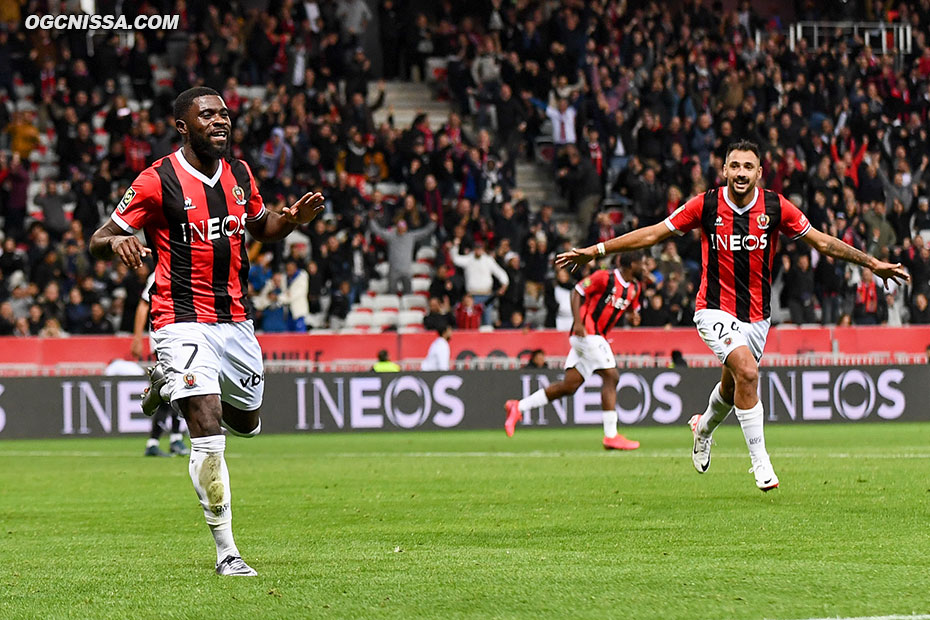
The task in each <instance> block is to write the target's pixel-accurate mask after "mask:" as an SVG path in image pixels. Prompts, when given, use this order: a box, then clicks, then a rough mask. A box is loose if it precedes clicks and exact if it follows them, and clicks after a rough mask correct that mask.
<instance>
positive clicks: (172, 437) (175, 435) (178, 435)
mask: <svg viewBox="0 0 930 620" xmlns="http://www.w3.org/2000/svg"><path fill="white" fill-rule="evenodd" d="M182 439H184V435H182V434H181V433H171V434H170V435H169V436H168V441H170V442H171V443H174V442H176V441H181V440H182Z"/></svg>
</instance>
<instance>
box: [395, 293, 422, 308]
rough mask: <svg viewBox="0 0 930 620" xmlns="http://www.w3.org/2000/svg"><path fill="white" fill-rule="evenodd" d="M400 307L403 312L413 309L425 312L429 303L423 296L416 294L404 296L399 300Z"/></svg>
mask: <svg viewBox="0 0 930 620" xmlns="http://www.w3.org/2000/svg"><path fill="white" fill-rule="evenodd" d="M400 307H401V308H403V309H404V310H413V309H414V308H422V309H424V310H426V308H427V307H429V303H428V302H427V300H426V297H424V296H423V295H417V294H416V293H413V294H410V295H404V296H403V297H401V298H400Z"/></svg>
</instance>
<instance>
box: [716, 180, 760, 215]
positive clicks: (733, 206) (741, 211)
mask: <svg viewBox="0 0 930 620" xmlns="http://www.w3.org/2000/svg"><path fill="white" fill-rule="evenodd" d="M729 189H730V188H729V187H727V186H726V185H724V186H723V199H724V200H725V201H726V203H727V204H728V205H729V206H730V208H731V209H733V210H734V211H735V212H737V213H739V214H740V215H742V214H744V213H746V212H747V211H749V210H750V209H752V206H753V205H754V204H756V201H757V200H759V188H758V187H756V188H755V194H753V196H752V200H750V201H749V204H748V205H746V206H745V207H742V208H740V207H737V206H736V203H734V202H733V201H732V200H730V193H729V191H728V190H729Z"/></svg>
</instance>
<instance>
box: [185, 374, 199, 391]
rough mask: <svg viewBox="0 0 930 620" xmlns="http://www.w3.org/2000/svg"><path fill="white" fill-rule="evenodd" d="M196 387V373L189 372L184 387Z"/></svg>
mask: <svg viewBox="0 0 930 620" xmlns="http://www.w3.org/2000/svg"><path fill="white" fill-rule="evenodd" d="M196 385H197V377H196V376H195V375H194V373H192V372H189V373H187V374H186V375H184V386H185V387H188V388H192V387H194V386H196Z"/></svg>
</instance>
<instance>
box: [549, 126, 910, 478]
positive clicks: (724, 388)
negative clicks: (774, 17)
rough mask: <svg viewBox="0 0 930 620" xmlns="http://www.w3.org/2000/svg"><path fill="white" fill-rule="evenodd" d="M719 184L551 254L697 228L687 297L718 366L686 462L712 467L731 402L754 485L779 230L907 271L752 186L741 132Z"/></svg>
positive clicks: (750, 160)
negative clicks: (604, 236) (642, 223)
mask: <svg viewBox="0 0 930 620" xmlns="http://www.w3.org/2000/svg"><path fill="white" fill-rule="evenodd" d="M723 176H724V178H725V179H726V183H727V184H726V186H724V187H719V188H714V189H711V190H709V191H707V192H705V193H704V194H701V195H699V196H695V197H694V198H691V199H690V200H688V201H687V202H686V203H685V204H684V205H683V206H681V207H679V208H678V209H677V210H676V211H675V212H674V213H672V214H671V215H670V216H669V217H668V218H666V219H665V220H664V221H662V222H660V223H658V224H654V225H652V226H646V227H643V228H639V229H637V230H634V231H632V232H629V233H627V234H625V235H622V236H620V237H615V238H613V239H610V240H608V241H606V242H603V243H598V244H597V245H594V246H589V247H585V248H574V249H572V250H570V251H568V252H564V253H562V254H559V255H558V257H557V258H556V263H557V264H558V265H560V266H570V265H584V264H586V263H587V262H589V261H591V260H593V259H595V258H597V257H598V256H604V255H606V254H613V253H615V252H628V251H630V250H637V249H641V248H647V247H650V246H652V245H654V244H656V243H660V242H662V241H664V240H665V239H667V238H669V237H670V236H672V235H673V234H678V235H682V234H685V233H687V232H688V231H690V230H693V229H695V228H700V229H701V233H702V235H701V248H702V252H701V253H702V267H703V269H702V273H701V287H700V290H699V291H698V296H697V300H696V303H695V310H696V312H695V313H694V323H695V325H696V326H697V329H698V334H700V336H701V338H702V339H703V340H704V342H705V343H706V344H707V346H708V347H709V348H710V349H711V351H713V352H714V355H716V356H717V359H719V360H720V363H721V364H722V365H723V371H722V374H721V377H720V383H718V384H717V385H716V386H714V389H713V390H711V394H710V398H709V401H708V404H707V409H706V410H705V411H704V413H703V414H700V415H695V416H693V417H692V418H691V420H690V425H691V431H692V434H693V439H694V442H693V450H692V461H693V463H694V467H695V469H696V470H697V471H698V473H704V472H706V471H707V469H708V467H710V451H711V443H712V442H711V435H712V434H713V432H714V429H715V428H717V426H718V425H719V424H720V423H721V422H723V420H724V419H725V418H726V417H727V416H728V415H729V414H730V411H731V410H733V409H735V410H736V417H737V419H738V420H739V423H740V427H741V428H742V430H743V436H744V437H745V439H746V445H747V447H748V448H749V456H750V459H751V461H752V472H753V473H754V474H755V479H756V486H757V487H759V488H760V489H761V490H763V491H768V490H770V489H773V488H775V487H777V486H778V476H776V475H775V470H774V469H773V468H772V464H771V461H770V460H769V455H768V452H767V451H766V449H765V436H764V434H763V428H762V420H763V411H762V402H761V401H760V400H759V396H758V383H759V359H760V358H761V357H762V351H763V350H764V348H765V340H766V336H767V335H768V330H769V326H770V325H771V320H770V296H771V288H772V268H773V261H774V260H775V254H776V252H777V245H778V234H779V233H784V234H786V235H788V236H789V237H791V238H792V239H800V240H802V241H804V242H805V243H807V244H808V245H809V246H811V247H812V248H813V249H815V250H817V252H819V253H821V254H826V255H828V256H833V257H834V258H839V259H842V260H846V261H851V262H853V263H856V264H858V265H862V266H863V267H868V268H869V269H871V270H872V271H873V272H874V273H875V275H876V276H878V277H880V278H890V279H892V280H894V281H896V282H897V281H899V280H904V281H906V280H907V279H908V275H907V272H906V271H905V269H904V268H903V267H902V266H901V264H900V263H898V264H891V263H886V262H883V261H880V260H878V259H877V258H874V257H872V256H869V255H868V254H865V253H863V252H860V251H859V250H857V249H855V248H853V247H851V246H849V245H847V244H845V243H843V242H842V241H840V240H839V239H836V238H835V237H832V236H830V235H827V234H825V233H823V232H820V231H819V230H816V229H814V228H812V227H811V225H810V223H809V222H808V220H807V217H806V216H805V215H804V214H803V213H802V212H801V211H800V209H798V208H797V207H796V206H794V205H793V204H792V203H791V202H790V201H788V200H787V199H786V198H785V197H784V196H782V195H780V194H777V193H775V192H772V191H768V190H762V189H759V188H758V187H757V184H758V182H759V179H760V178H761V177H762V167H761V165H760V157H759V147H758V146H757V145H756V144H754V143H752V142H749V141H746V140H742V141H739V142H736V143H733V144H731V145H730V146H729V147H728V148H727V153H726V159H725V162H724V166H723Z"/></svg>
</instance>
